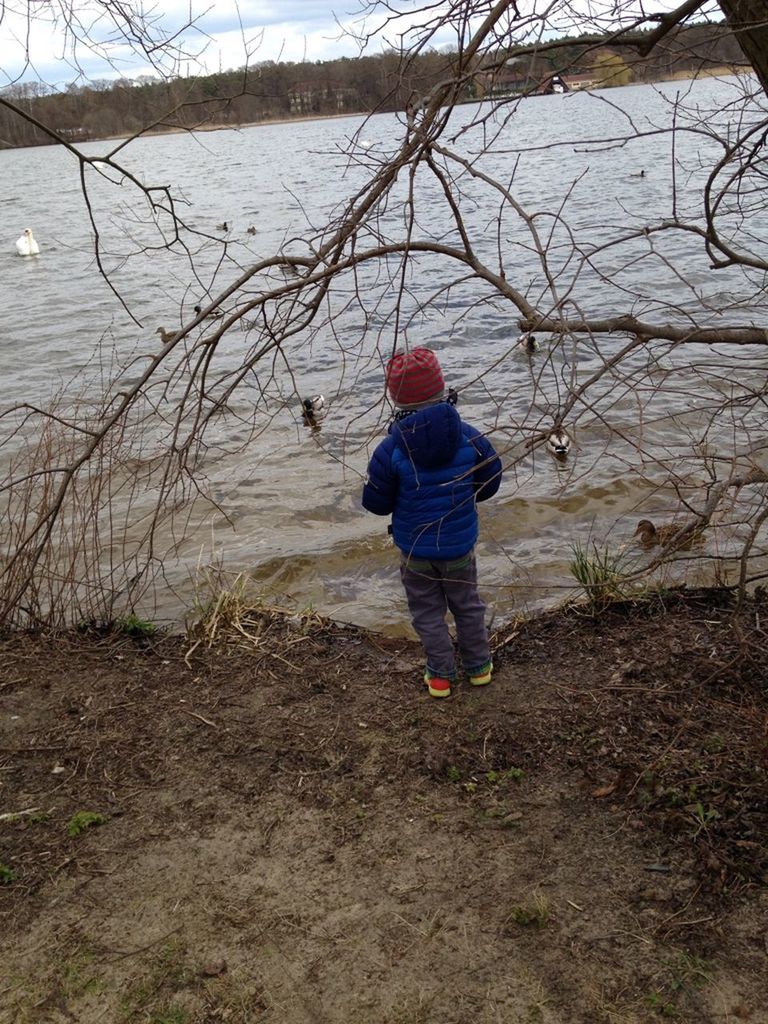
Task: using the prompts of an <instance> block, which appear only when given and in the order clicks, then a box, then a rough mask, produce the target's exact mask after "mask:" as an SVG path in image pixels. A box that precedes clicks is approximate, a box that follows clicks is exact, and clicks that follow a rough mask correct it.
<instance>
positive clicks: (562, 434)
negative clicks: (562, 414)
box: [547, 427, 572, 462]
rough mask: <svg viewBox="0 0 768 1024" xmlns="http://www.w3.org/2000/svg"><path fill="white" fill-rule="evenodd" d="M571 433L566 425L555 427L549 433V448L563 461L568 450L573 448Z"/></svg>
mask: <svg viewBox="0 0 768 1024" xmlns="http://www.w3.org/2000/svg"><path fill="white" fill-rule="evenodd" d="M571 443H572V442H571V435H570V434H569V433H568V431H567V430H566V429H565V428H564V427H555V429H554V430H553V431H552V432H551V433H550V434H548V435H547V448H549V450H550V451H551V452H552V454H553V455H554V456H555V458H556V459H559V460H560V461H561V462H562V461H564V460H565V457H566V456H567V455H568V452H569V451H570V450H571Z"/></svg>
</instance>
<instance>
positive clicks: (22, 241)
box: [16, 228, 40, 256]
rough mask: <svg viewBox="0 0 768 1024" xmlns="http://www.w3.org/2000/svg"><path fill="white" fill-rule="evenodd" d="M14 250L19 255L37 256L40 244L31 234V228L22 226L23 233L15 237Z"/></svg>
mask: <svg viewBox="0 0 768 1024" xmlns="http://www.w3.org/2000/svg"><path fill="white" fill-rule="evenodd" d="M16 252H17V253H18V254H19V256H38V255H39V253H40V246H39V245H38V244H37V242H36V241H35V239H34V237H33V235H32V229H31V228H24V234H23V235H21V236H20V237H19V238H17V239H16Z"/></svg>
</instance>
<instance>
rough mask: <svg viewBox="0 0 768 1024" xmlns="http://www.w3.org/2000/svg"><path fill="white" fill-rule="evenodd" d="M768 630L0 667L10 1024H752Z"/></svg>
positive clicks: (560, 629)
mask: <svg viewBox="0 0 768 1024" xmlns="http://www.w3.org/2000/svg"><path fill="white" fill-rule="evenodd" d="M766 615H768V601H767V600H766V599H765V598H764V596H762V595H758V596H757V597H756V598H755V601H754V602H753V603H752V604H750V605H749V607H747V608H746V609H744V610H743V611H742V612H740V613H738V614H736V613H735V612H734V609H733V607H732V606H731V602H730V599H729V598H728V596H727V595H725V594H722V593H719V592H713V591H710V592H703V593H679V594H668V595H667V596H666V597H665V598H663V599H662V598H656V599H654V600H652V601H647V602H644V603H638V604H627V605H621V606H616V607H615V608H613V609H612V610H610V611H608V612H606V613H604V614H603V615H601V616H600V617H598V618H592V617H590V616H589V615H586V614H584V613H583V612H578V611H577V610H573V609H572V610H566V611H560V612H558V613H553V614H551V615H547V616H544V617H542V618H539V619H536V620H535V621H532V622H529V623H524V624H518V625H516V626H511V625H510V626H507V627H505V629H503V630H501V631H500V632H499V633H497V634H496V636H495V641H494V643H495V655H494V657H495V662H496V666H497V671H496V674H495V678H494V682H493V684H492V685H491V686H489V687H486V688H482V689H480V688H478V689H471V688H470V687H469V686H468V685H467V684H466V683H463V684H461V685H459V686H457V687H456V688H455V691H454V695H453V696H452V697H451V698H450V699H449V700H445V701H437V700H433V699H430V698H429V697H428V696H427V694H426V691H425V688H424V687H423V685H422V684H421V683H420V672H419V669H420V659H419V651H418V648H417V647H416V645H415V644H414V643H411V642H410V641H406V640H396V639H391V638H388V639H387V638H382V637H379V636H376V635H372V634H369V633H366V632H364V631H362V630H359V629H356V628H353V627H345V626H343V625H333V624H330V623H327V622H323V621H321V620H318V619H304V620H296V619H294V620H293V621H288V620H286V619H284V618H282V617H280V616H277V615H275V614H273V613H269V612H266V611H265V612H262V613H254V615H253V616H252V618H251V620H250V621H248V622H246V623H245V627H244V628H245V630H246V632H248V633H249V634H250V636H251V639H250V640H245V638H243V643H244V646H241V645H236V644H235V643H231V644H226V643H222V644H220V645H219V646H217V647H216V648H214V649H212V650H207V649H205V648H204V646H203V645H200V646H198V647H197V649H196V650H195V651H194V652H193V653H192V654H191V655H190V656H188V658H187V660H186V661H185V653H187V652H188V649H189V643H188V642H187V641H186V640H184V639H182V638H172V637H168V638H161V639H158V638H157V637H155V638H152V639H150V640H146V639H145V640H141V639H138V640H136V639H131V638H128V637H125V636H122V635H114V634H113V635H109V636H99V635H96V634H86V635H71V636H63V637H61V636H60V637H39V636H37V637H34V636H19V635H15V636H11V637H6V638H5V639H0V704H1V706H2V730H1V731H0V814H1V815H2V818H0V862H1V863H0V881H2V882H3V883H4V884H2V885H0V950H1V959H0V964H1V965H2V968H1V969H0V1021H2V1024H27V1022H33V1024H47V1022H50V1024H60V1022H61V1024H63V1022H70V1021H76V1022H82V1024H95V1022H99V1021H103V1022H108V1024H113V1022H117V1024H121V1022H124V1024H133V1022H150V1024H214V1022H220V1021H229V1022H233V1024H240V1022H243V1024H245V1022H248V1024H250V1022H264V1024H342V1022H343V1024H581V1022H584V1024H603V1022H604V1024H615V1022H652V1021H657V1020H663V1019H671V1020H677V1021H684V1022H685V1021H690V1022H696V1024H708V1022H717V1024H721V1022H737V1021H750V1022H752V1024H759V1022H766V1021H768V915H767V914H766V910H768V889H767V888H766V883H768V850H767V849H766V835H767V834H768V831H767V826H768V697H767V695H766V677H767V675H768V672H767V671H766V668H765V663H766V659H765V657H764V651H765V638H766V634H765V632H764V631H763V629H762V619H763V618H765V617H766ZM761 617H762V618H761Z"/></svg>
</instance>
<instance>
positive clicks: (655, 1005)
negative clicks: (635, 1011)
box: [643, 992, 678, 1019]
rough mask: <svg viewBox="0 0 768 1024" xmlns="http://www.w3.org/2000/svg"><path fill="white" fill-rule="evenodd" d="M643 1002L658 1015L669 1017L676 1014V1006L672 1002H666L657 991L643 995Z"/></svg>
mask: <svg viewBox="0 0 768 1024" xmlns="http://www.w3.org/2000/svg"><path fill="white" fill-rule="evenodd" d="M643 1002H644V1003H645V1005H646V1006H647V1007H648V1009H649V1010H654V1011H655V1012H656V1013H658V1015H659V1016H660V1017H666V1018H667V1019H670V1018H674V1017H677V1016H678V1011H677V1007H676V1006H675V1005H674V1003H668V1002H667V1001H666V999H665V998H664V996H662V995H661V994H660V993H659V992H651V994H650V995H648V996H646V997H645V999H644V1000H643Z"/></svg>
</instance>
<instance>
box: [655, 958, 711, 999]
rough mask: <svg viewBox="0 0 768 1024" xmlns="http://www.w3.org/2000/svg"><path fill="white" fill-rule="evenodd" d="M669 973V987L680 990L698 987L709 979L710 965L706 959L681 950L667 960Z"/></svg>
mask: <svg viewBox="0 0 768 1024" xmlns="http://www.w3.org/2000/svg"><path fill="white" fill-rule="evenodd" d="M666 963H667V967H668V968H669V973H670V988H671V989H672V990H673V991H675V992H680V991H681V990H682V989H685V988H693V989H700V988H703V987H704V986H705V985H706V984H707V983H708V982H709V981H710V972H711V969H712V968H711V966H710V964H709V962H708V961H706V960H704V959H702V957H700V956H696V954H695V953H688V952H686V951H685V950H681V951H680V952H679V953H678V954H677V956H675V957H674V959H672V960H667V962H666Z"/></svg>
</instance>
